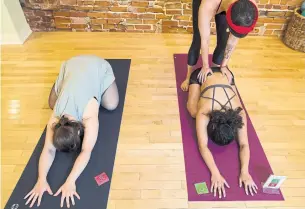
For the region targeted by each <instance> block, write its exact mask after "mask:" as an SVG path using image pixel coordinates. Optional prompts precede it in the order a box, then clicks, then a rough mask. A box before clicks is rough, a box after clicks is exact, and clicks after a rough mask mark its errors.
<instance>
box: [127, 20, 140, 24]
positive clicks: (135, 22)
mask: <svg viewBox="0 0 305 209" xmlns="http://www.w3.org/2000/svg"><path fill="white" fill-rule="evenodd" d="M126 23H127V24H142V20H141V19H126Z"/></svg>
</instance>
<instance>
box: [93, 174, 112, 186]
mask: <svg viewBox="0 0 305 209" xmlns="http://www.w3.org/2000/svg"><path fill="white" fill-rule="evenodd" d="M94 179H95V181H96V183H97V185H99V186H101V185H102V184H104V183H106V182H108V181H109V178H108V176H107V174H106V173H105V172H103V173H101V174H99V175H97V176H96V177H94Z"/></svg>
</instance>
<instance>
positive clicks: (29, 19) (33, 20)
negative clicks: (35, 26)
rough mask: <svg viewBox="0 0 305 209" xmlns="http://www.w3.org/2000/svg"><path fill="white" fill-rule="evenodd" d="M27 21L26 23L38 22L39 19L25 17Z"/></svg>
mask: <svg viewBox="0 0 305 209" xmlns="http://www.w3.org/2000/svg"><path fill="white" fill-rule="evenodd" d="M26 19H27V21H28V22H38V21H40V20H41V17H37V16H29V17H26Z"/></svg>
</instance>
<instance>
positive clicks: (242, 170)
mask: <svg viewBox="0 0 305 209" xmlns="http://www.w3.org/2000/svg"><path fill="white" fill-rule="evenodd" d="M248 173H249V170H248V169H247V168H241V170H240V174H248Z"/></svg>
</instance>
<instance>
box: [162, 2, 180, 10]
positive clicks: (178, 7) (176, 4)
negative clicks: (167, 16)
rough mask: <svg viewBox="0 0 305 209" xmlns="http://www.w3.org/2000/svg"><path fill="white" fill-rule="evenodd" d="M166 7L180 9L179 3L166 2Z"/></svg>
mask: <svg viewBox="0 0 305 209" xmlns="http://www.w3.org/2000/svg"><path fill="white" fill-rule="evenodd" d="M165 8H166V9H182V4H181V3H166V4H165Z"/></svg>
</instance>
